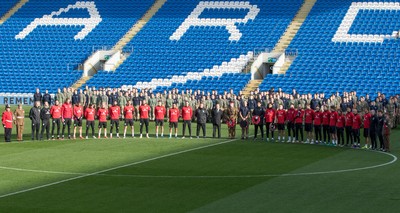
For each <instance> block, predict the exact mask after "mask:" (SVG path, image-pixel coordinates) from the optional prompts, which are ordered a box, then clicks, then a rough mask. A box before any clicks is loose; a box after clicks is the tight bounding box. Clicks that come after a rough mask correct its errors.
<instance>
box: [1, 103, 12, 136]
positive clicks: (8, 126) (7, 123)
mask: <svg viewBox="0 0 400 213" xmlns="http://www.w3.org/2000/svg"><path fill="white" fill-rule="evenodd" d="M13 120H14V117H13V113H12V112H11V109H10V105H8V104H7V105H6V111H4V112H3V115H2V116H1V122H2V123H3V127H4V138H5V141H6V142H11V132H12V127H13Z"/></svg>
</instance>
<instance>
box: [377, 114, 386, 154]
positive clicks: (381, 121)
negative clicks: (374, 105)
mask: <svg viewBox="0 0 400 213" xmlns="http://www.w3.org/2000/svg"><path fill="white" fill-rule="evenodd" d="M384 124H385V116H383V112H382V110H378V122H377V127H376V135H377V136H378V139H379V145H380V150H381V151H384V150H385V149H386V147H385V143H384V141H383V125H384Z"/></svg>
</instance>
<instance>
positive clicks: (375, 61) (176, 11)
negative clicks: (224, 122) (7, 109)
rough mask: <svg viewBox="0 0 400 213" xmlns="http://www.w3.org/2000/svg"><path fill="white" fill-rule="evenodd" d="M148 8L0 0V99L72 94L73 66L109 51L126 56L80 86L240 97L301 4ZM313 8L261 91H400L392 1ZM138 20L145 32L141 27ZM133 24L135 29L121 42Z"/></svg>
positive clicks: (134, 3) (399, 11)
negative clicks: (258, 60)
mask: <svg viewBox="0 0 400 213" xmlns="http://www.w3.org/2000/svg"><path fill="white" fill-rule="evenodd" d="M155 2H156V3H157V2H159V1H156V0H96V1H79V0H78V1H77V0H63V1H61V0H60V1H52V2H51V4H49V3H48V2H47V1H43V0H29V1H28V0H25V1H17V0H8V1H4V2H2V4H1V5H0V17H3V16H5V14H9V17H7V18H6V19H5V22H4V23H0V37H1V39H0V47H1V48H0V54H1V55H2V60H0V74H1V75H2V76H10V79H12V80H3V81H1V82H0V94H4V93H31V92H33V91H34V90H35V88H40V89H42V90H44V89H48V90H49V92H50V93H55V92H56V90H57V88H62V87H70V86H71V85H73V84H74V83H76V82H77V81H78V79H81V78H82V77H85V76H84V75H83V71H82V70H79V69H81V66H80V65H81V64H83V63H84V62H85V60H87V59H88V57H90V56H91V55H92V54H93V53H94V52H95V51H96V50H98V49H102V48H103V49H104V48H106V49H107V48H112V47H114V48H115V47H118V48H123V50H124V51H128V50H130V51H131V53H130V55H129V56H128V57H127V58H126V60H124V61H123V63H122V64H120V65H119V64H118V65H119V66H118V68H117V69H116V70H115V71H102V70H100V71H98V72H97V73H96V74H95V75H94V76H93V77H92V78H91V79H89V80H88V81H87V82H86V83H85V81H82V83H84V84H83V85H82V87H85V86H95V87H112V88H119V87H122V86H125V87H136V88H139V89H143V88H152V89H153V90H154V91H155V92H160V91H163V90H169V89H172V88H177V89H180V90H183V89H200V90H204V91H211V90H217V91H219V92H223V91H228V90H230V89H232V90H233V91H234V93H239V91H242V90H243V88H244V87H245V86H246V85H247V84H248V83H249V81H250V79H251V74H247V73H244V72H243V70H244V68H245V67H248V66H249V63H250V62H251V61H253V60H254V59H255V57H256V54H255V52H256V51H255V50H260V49H272V48H273V47H276V45H277V43H278V41H279V40H280V38H282V37H283V35H284V34H285V30H287V29H288V26H289V24H290V23H291V21H293V20H294V17H295V15H296V14H299V13H300V12H299V9H300V7H301V6H302V5H303V3H304V1H302V0H279V1H277V0H248V1H241V0H237V1H200V0H192V1H187V0H168V1H166V2H165V1H163V2H161V3H160V5H159V7H157V8H156V9H154V8H153V9H154V10H153V11H152V12H153V13H152V14H151V15H147V14H148V12H149V11H150V10H151V9H150V8H151V7H152V5H153V6H154V4H155ZM164 3H165V4H164ZM18 4H20V6H22V5H23V6H22V7H17V6H18ZM310 7H312V10H311V12H310V13H309V14H308V13H307V14H308V15H307V18H306V20H305V21H304V23H303V24H302V25H301V28H300V29H299V31H298V32H297V33H296V34H295V37H294V38H293V40H292V41H291V42H289V43H290V44H289V43H287V44H288V45H289V47H288V48H287V50H295V51H296V53H297V57H296V58H295V60H294V61H293V62H292V63H291V64H289V65H288V66H290V67H289V68H288V70H287V71H286V73H284V74H268V75H267V76H266V77H265V79H264V80H263V82H262V83H261V85H260V90H263V91H265V90H268V89H270V88H271V87H275V88H282V90H283V91H284V92H290V91H291V90H292V89H296V90H297V91H298V92H299V93H322V92H324V93H326V94H330V93H336V92H343V91H353V90H354V91H356V92H357V93H359V94H366V93H369V94H371V95H372V94H375V93H377V92H383V93H386V94H387V95H389V96H390V95H393V94H396V93H399V91H400V85H399V82H400V73H399V72H398V70H399V67H400V62H399V61H398V56H399V55H400V48H399V44H400V39H399V31H400V21H399V19H398V16H399V15H400V4H399V2H396V1H394V0H393V1H389V0H384V1H383V0H382V1H379V0H368V1H363V0H357V1H356V0H337V1H330V0H317V2H316V3H315V5H313V4H311V5H310ZM145 14H146V15H147V16H146V15H145ZM143 18H144V19H146V24H145V25H144V24H142V23H140V22H138V20H140V19H143ZM138 24H139V25H141V27H142V28H140V30H138V31H137V32H135V34H134V35H133V34H132V35H131V36H130V37H129V39H125V40H124V41H125V43H121V38H124V36H126V35H129V31H130V30H131V29H133V28H134V26H135V25H138ZM292 24H293V22H292ZM285 47H286V46H285ZM132 50H133V51H132ZM280 51H282V48H280ZM305 82H307V83H305Z"/></svg>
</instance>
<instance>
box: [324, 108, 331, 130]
mask: <svg viewBox="0 0 400 213" xmlns="http://www.w3.org/2000/svg"><path fill="white" fill-rule="evenodd" d="M330 116H331V112H330V111H329V110H327V111H324V112H323V113H322V125H327V126H329V118H330Z"/></svg>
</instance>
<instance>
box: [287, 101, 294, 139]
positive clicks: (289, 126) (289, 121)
mask: <svg viewBox="0 0 400 213" xmlns="http://www.w3.org/2000/svg"><path fill="white" fill-rule="evenodd" d="M295 115H296V110H295V109H294V105H293V104H292V105H290V108H289V109H288V111H287V113H286V122H287V132H288V141H287V142H288V143H290V142H293V143H294V141H295V135H296V134H295V132H294V117H295ZM292 136H293V139H292V138H291V137H292Z"/></svg>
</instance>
